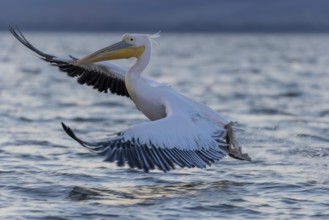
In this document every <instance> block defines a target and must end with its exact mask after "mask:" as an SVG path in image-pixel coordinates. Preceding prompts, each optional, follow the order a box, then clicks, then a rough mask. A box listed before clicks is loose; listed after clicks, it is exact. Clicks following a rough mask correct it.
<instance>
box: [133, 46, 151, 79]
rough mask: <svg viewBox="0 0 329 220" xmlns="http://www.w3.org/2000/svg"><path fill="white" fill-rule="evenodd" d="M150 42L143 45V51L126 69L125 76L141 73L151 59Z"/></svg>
mask: <svg viewBox="0 0 329 220" xmlns="http://www.w3.org/2000/svg"><path fill="white" fill-rule="evenodd" d="M151 50H152V49H151V44H149V45H145V50H144V53H143V54H142V55H141V56H140V57H138V58H137V60H136V62H135V64H134V65H133V66H132V67H131V68H130V69H129V70H128V74H127V76H131V75H139V76H140V75H141V74H142V72H143V71H144V70H145V69H146V67H147V65H148V64H149V62H150V59H151Z"/></svg>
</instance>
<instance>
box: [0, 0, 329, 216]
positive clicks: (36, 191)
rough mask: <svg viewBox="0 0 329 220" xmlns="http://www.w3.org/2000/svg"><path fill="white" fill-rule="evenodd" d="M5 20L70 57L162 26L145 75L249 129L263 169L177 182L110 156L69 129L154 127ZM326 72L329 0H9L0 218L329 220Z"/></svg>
mask: <svg viewBox="0 0 329 220" xmlns="http://www.w3.org/2000/svg"><path fill="white" fill-rule="evenodd" d="M8 25H14V26H15V25H18V26H19V27H20V28H21V30H22V31H23V33H24V34H25V36H26V38H27V39H28V40H29V41H30V42H31V43H32V44H33V45H35V46H36V47H37V48H38V49H40V50H42V51H44V52H46V53H50V54H54V55H58V56H60V57H66V56H67V55H68V54H71V55H73V56H75V57H83V56H85V55H87V54H89V53H91V52H93V51H96V50H98V49H100V48H103V47H105V46H108V45H110V44H112V43H115V42H117V41H118V40H119V39H120V36H121V35H122V34H123V33H127V32H128V33H129V32H135V31H136V32H146V33H155V32H158V31H162V33H161V38H159V39H157V42H158V43H157V44H156V45H155V46H154V50H153V56H152V60H151V62H150V64H149V66H148V68H147V69H146V70H145V75H146V76H148V77H151V78H152V79H155V80H157V81H160V82H163V83H166V84H169V85H171V86H172V87H173V88H175V89H177V90H178V91H179V92H181V93H183V94H185V95H186V96H189V97H192V98H193V99H195V100H197V101H200V102H203V103H205V104H207V105H209V106H210V107H211V108H213V109H214V110H216V111H218V112H220V113H221V114H223V115H224V116H227V117H228V118H231V119H232V120H234V121H238V122H239V126H240V128H241V129H242V131H240V132H239V133H238V135H237V137H238V139H239V140H240V141H241V143H243V147H244V151H246V152H248V154H249V155H250V156H251V157H252V159H253V162H250V163H247V162H243V161H237V160H233V159H231V158H229V157H226V158H225V159H224V160H222V161H219V162H218V163H216V164H214V165H213V166H211V167H209V168H207V169H202V170H201V169H179V168H178V169H176V170H174V171H172V172H169V173H166V174H163V173H161V172H158V171H154V172H151V173H143V172H140V171H137V170H133V169H129V168H127V167H117V166H116V165H115V164H109V163H105V162H102V160H103V157H100V156H97V155H94V154H91V153H90V152H88V151H86V150H85V149H83V148H82V147H81V146H79V144H78V143H76V142H75V141H73V140H72V139H71V138H69V137H68V136H67V135H66V134H65V133H64V131H63V130H62V128H61V125H60V123H61V122H64V123H65V124H67V125H69V126H70V127H71V128H72V129H73V130H74V131H76V133H77V135H78V136H81V137H82V138H83V139H85V140H90V139H94V140H97V139H100V138H104V137H107V135H109V134H113V133H116V132H118V131H121V130H124V129H126V128H127V127H129V126H132V125H134V124H138V123H143V122H145V121H147V119H146V118H145V117H144V115H142V114H141V113H140V112H139V111H138V110H136V108H135V106H134V104H133V103H132V102H131V100H130V99H127V98H123V97H119V96H115V95H112V94H105V93H99V92H98V91H96V90H93V89H92V88H90V87H88V86H81V85H79V84H78V83H77V82H76V79H72V78H70V77H67V76H66V74H65V73H61V72H59V71H58V69H57V68H54V67H52V66H50V65H49V64H47V63H45V62H44V61H43V60H40V59H38V57H37V56H36V55H35V54H33V52H31V51H29V50H28V49H27V48H25V47H24V46H23V45H21V44H20V43H19V42H18V41H17V40H16V39H15V38H14V37H13V36H12V35H11V34H10V32H9V31H8ZM1 30H2V31H1ZM133 61H134V60H128V61H121V62H120V63H119V64H120V65H121V64H122V65H123V66H124V67H125V68H129V66H130V65H131V63H132V62H133ZM115 62H116V61H115ZM328 75H329V1H328V0H53V1H46V0H1V1H0V76H1V77H0V161H1V163H0V219H6V220H7V219H14V220H17V219H24V220H25V219H31V220H36V219H61V220H66V219H68V220H72V219H73V220H74V219H76V220H83V219H85V220H89V219H97V220H98V219H100V220H103V219H114V218H116V219H120V220H121V219H127V220H131V219H137V220H140V219H150V220H153V219H168V220H169V219H187V220H190V219H207V220H208V219H209V220H213V219H214V220H215V219H216V220H217V219H234V220H236V219H243V220H245V219H253V220H254V219H289V220H291V219H298V220H302V219H307V220H308V219H323V220H328V219H329V209H328V204H329V197H328V195H329V173H328V167H329V164H328V163H329V148H328V146H329V135H328V134H329V92H328V91H329V77H328Z"/></svg>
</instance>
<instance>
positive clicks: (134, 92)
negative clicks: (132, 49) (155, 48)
mask: <svg viewBox="0 0 329 220" xmlns="http://www.w3.org/2000/svg"><path fill="white" fill-rule="evenodd" d="M150 59H151V44H149V45H146V46H145V50H144V53H143V54H142V55H141V56H140V57H138V58H137V60H136V62H135V64H134V65H133V66H132V67H131V68H130V69H129V70H128V72H127V74H126V76H125V84H126V88H127V90H128V93H129V94H130V96H131V98H132V100H133V101H134V102H135V103H136V102H137V99H138V98H137V97H138V96H139V95H140V92H139V91H138V88H140V87H142V86H140V83H141V82H142V80H140V79H142V78H141V74H142V72H143V71H144V70H145V69H146V67H147V65H148V64H149V62H150Z"/></svg>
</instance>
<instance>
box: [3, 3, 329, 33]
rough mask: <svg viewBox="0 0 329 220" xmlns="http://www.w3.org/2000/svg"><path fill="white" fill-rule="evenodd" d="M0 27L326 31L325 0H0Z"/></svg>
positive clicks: (328, 10)
mask: <svg viewBox="0 0 329 220" xmlns="http://www.w3.org/2000/svg"><path fill="white" fill-rule="evenodd" d="M0 4H1V5H0V29H7V27H8V25H16V24H17V25H19V26H21V27H23V28H24V29H31V30H70V31H124V32H126V31H158V30H162V31H164V32H165V31H174V32H187V31H188V32H192V31H193V32H196V31H197V32H202V31H206V32H328V31H329V1H326V0H311V1H310V0H275V1H266V0H202V1H201V0H178V1H174V0H169V1H168V0H157V1H153V0H139V1H131V0H93V1H90V0H57V1H43V0H29V1H25V0H2V1H1V3H0Z"/></svg>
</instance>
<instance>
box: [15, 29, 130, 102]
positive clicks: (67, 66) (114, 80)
mask: <svg viewBox="0 0 329 220" xmlns="http://www.w3.org/2000/svg"><path fill="white" fill-rule="evenodd" d="M9 31H10V32H11V33H12V34H13V35H14V37H15V38H16V39H17V40H19V41H20V42H21V43H22V44H23V45H25V46H26V47H27V48H29V49H30V50H32V51H34V52H35V53H37V54H38V55H39V56H40V57H41V59H43V60H44V61H47V62H49V63H51V64H52V65H53V66H57V67H58V68H59V70H60V71H62V72H66V73H67V75H68V76H70V77H78V80H77V81H78V83H80V84H86V85H88V86H93V88H94V89H97V90H98V91H100V92H105V93H107V92H108V91H110V92H111V93H113V94H117V95H121V96H127V97H130V96H129V93H128V91H127V88H126V85H125V81H124V78H125V73H126V71H125V70H124V69H122V68H120V67H118V66H117V65H114V64H113V63H110V62H108V61H105V62H99V63H97V64H90V65H75V64H72V63H73V62H74V61H75V60H77V59H76V58H74V57H72V56H70V57H69V58H68V59H63V58H59V57H56V56H53V55H50V54H47V53H44V52H42V51H40V50H38V49H37V48H35V47H34V46H33V45H32V44H31V43H30V42H29V41H28V40H27V39H26V38H25V37H24V35H23V34H22V32H21V31H20V30H19V29H17V28H16V30H15V29H14V28H12V27H9Z"/></svg>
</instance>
